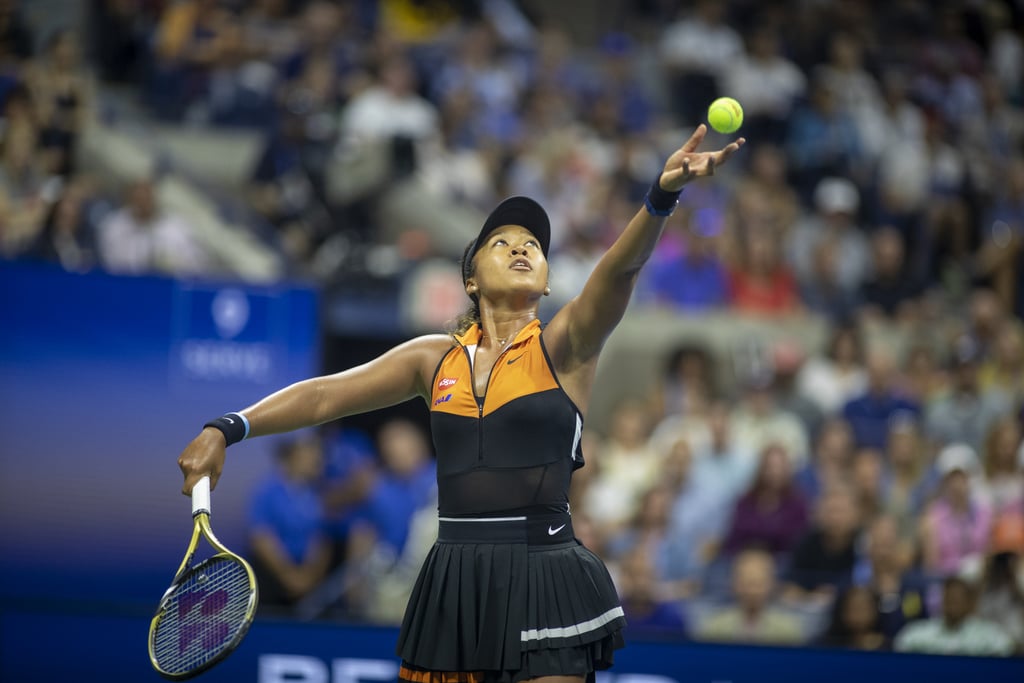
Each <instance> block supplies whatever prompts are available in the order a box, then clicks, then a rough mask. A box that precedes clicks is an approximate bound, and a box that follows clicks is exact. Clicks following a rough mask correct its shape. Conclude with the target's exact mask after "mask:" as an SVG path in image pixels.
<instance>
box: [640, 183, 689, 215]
mask: <svg viewBox="0 0 1024 683" xmlns="http://www.w3.org/2000/svg"><path fill="white" fill-rule="evenodd" d="M682 193H683V191H682V190H679V191H678V192H669V191H668V190H663V189H662V188H661V174H660V173H659V174H658V178H657V179H656V180H655V181H654V184H653V185H651V189H649V190H648V191H647V196H646V197H644V208H646V209H647V213H649V214H651V215H652V216H662V217H665V216H671V215H672V212H673V211H675V210H676V205H677V204H679V195H680V194H682Z"/></svg>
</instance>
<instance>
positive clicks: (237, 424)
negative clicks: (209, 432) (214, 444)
mask: <svg viewBox="0 0 1024 683" xmlns="http://www.w3.org/2000/svg"><path fill="white" fill-rule="evenodd" d="M203 427H204V428H205V427H213V428H214V429H219V430H220V433H221V434H223V435H224V440H225V441H226V442H227V444H228V445H229V446H230V445H231V444H233V443H238V442H239V441H241V440H242V439H244V438H245V437H247V436H249V421H248V420H247V419H245V415H242V414H241V413H225V414H224V415H222V416H221V417H218V418H217V419H216V420H210V421H209V422H207V423H206V424H204V425H203Z"/></svg>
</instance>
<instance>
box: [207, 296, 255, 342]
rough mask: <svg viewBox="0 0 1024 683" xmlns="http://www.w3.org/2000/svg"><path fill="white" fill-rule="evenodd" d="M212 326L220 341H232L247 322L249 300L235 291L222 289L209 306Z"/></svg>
mask: <svg viewBox="0 0 1024 683" xmlns="http://www.w3.org/2000/svg"><path fill="white" fill-rule="evenodd" d="M210 314H211V315H212V316H213V324H214V325H216V326H217V334H219V335H220V336H221V338H222V339H233V338H234V337H235V336H237V335H238V333H239V332H241V331H242V330H244V329H245V326H246V324H247V323H248V322H249V299H248V297H246V296H245V293H244V292H242V291H240V290H237V289H222V290H220V291H219V292H217V294H216V296H214V297H213V303H211V304H210Z"/></svg>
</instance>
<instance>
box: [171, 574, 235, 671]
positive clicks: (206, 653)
mask: <svg viewBox="0 0 1024 683" xmlns="http://www.w3.org/2000/svg"><path fill="white" fill-rule="evenodd" d="M251 592H252V591H251V586H250V583H249V575H248V572H247V571H246V569H245V566H244V565H242V563H241V562H239V561H237V560H235V559H232V558H229V557H214V558H211V559H210V560H207V561H205V562H203V563H202V564H200V565H198V566H196V567H195V568H193V569H192V570H190V571H189V572H188V573H187V574H186V575H185V576H184V577H183V578H182V580H181V581H180V582H179V583H178V585H177V587H176V588H175V589H174V591H172V592H171V594H170V595H168V596H167V598H166V600H165V602H164V605H163V612H162V616H161V618H160V620H159V622H158V623H157V625H156V629H155V631H154V636H153V656H154V658H155V659H156V661H157V663H158V664H159V665H160V668H161V669H162V670H163V671H165V672H167V673H183V672H187V671H191V670H193V669H196V668H197V667H200V666H202V665H204V664H205V663H207V662H209V661H210V660H211V659H213V658H215V657H217V655H219V654H220V653H221V652H222V651H223V650H224V649H225V648H227V647H228V646H229V645H231V643H232V641H233V640H234V639H235V637H236V636H237V635H238V634H239V632H240V631H241V630H243V629H244V628H245V627H246V626H247V617H248V613H249V606H250V596H251Z"/></svg>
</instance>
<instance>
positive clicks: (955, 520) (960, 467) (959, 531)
mask: <svg viewBox="0 0 1024 683" xmlns="http://www.w3.org/2000/svg"><path fill="white" fill-rule="evenodd" d="M935 464H936V469H937V470H938V472H939V474H940V475H941V476H942V486H941V489H940V491H939V496H938V498H936V499H935V500H934V501H933V502H932V503H931V504H929V505H928V507H927V509H926V510H925V513H924V516H923V517H922V518H921V523H920V525H921V557H922V566H923V568H924V570H925V571H928V572H931V573H933V574H938V575H949V574H953V573H956V572H959V571H961V570H962V569H963V568H964V564H965V562H968V561H977V559H978V558H979V557H981V556H982V555H983V554H984V553H985V549H986V548H987V547H988V541H989V534H990V533H991V526H992V510H991V508H990V507H989V505H988V504H987V503H986V502H985V500H984V499H983V498H982V497H981V496H979V495H978V493H977V492H976V489H975V487H974V486H973V481H974V480H976V478H977V476H978V475H979V469H980V468H979V465H978V458H977V455H975V452H974V449H972V448H971V447H970V446H968V445H966V444H951V445H949V446H946V447H945V448H944V449H942V451H941V452H940V453H939V455H938V457H937V458H936V463H935Z"/></svg>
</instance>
